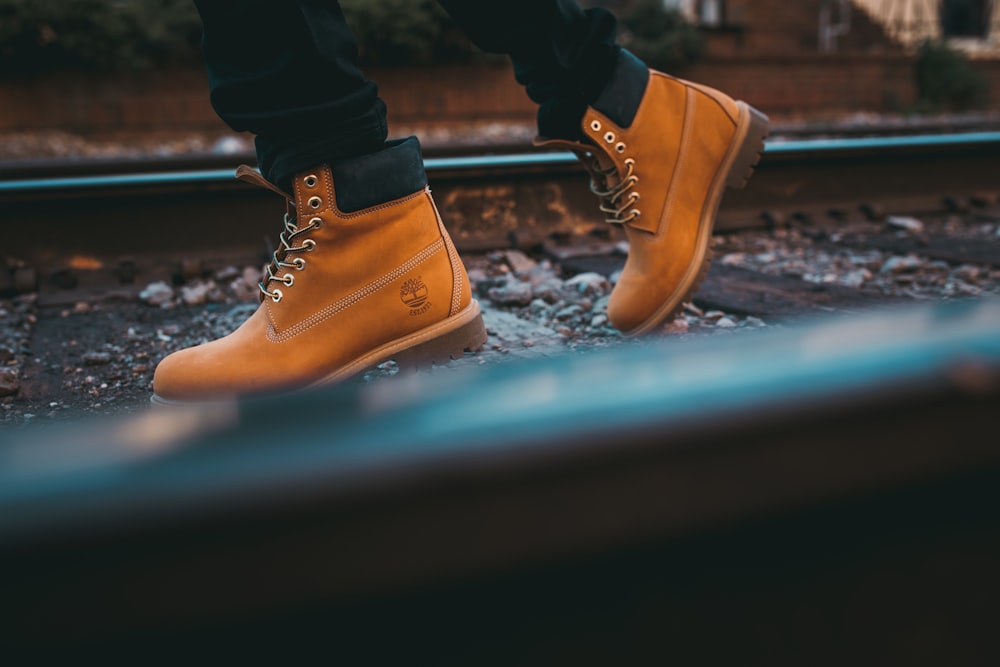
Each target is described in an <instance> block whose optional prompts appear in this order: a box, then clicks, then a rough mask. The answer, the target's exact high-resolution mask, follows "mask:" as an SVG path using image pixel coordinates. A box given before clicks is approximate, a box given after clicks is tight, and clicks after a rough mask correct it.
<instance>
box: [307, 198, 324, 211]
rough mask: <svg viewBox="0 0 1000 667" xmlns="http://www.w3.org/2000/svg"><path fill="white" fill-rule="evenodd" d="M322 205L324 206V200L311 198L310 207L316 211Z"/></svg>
mask: <svg viewBox="0 0 1000 667" xmlns="http://www.w3.org/2000/svg"><path fill="white" fill-rule="evenodd" d="M322 205H323V200H322V199H320V198H319V197H310V198H309V206H311V207H312V208H314V209H315V208H319V207H320V206H322Z"/></svg>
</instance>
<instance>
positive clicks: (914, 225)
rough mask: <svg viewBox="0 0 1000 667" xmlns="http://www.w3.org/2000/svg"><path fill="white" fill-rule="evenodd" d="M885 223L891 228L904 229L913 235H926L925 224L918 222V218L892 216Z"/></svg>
mask: <svg viewBox="0 0 1000 667" xmlns="http://www.w3.org/2000/svg"><path fill="white" fill-rule="evenodd" d="M885 222H886V224H887V225H889V226H890V227H895V228H896V229H904V230H906V231H908V232H910V233H911V234H923V233H924V223H922V222H921V221H919V220H917V219H916V218H911V217H908V216H902V215H890V216H889V217H888V218H886V219H885Z"/></svg>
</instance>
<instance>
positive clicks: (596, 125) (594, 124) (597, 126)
mask: <svg viewBox="0 0 1000 667" xmlns="http://www.w3.org/2000/svg"><path fill="white" fill-rule="evenodd" d="M590 129H592V130H593V131H594V132H600V131H601V121H599V120H592V121H590Z"/></svg>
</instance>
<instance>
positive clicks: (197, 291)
mask: <svg viewBox="0 0 1000 667" xmlns="http://www.w3.org/2000/svg"><path fill="white" fill-rule="evenodd" d="M213 289H215V285H214V284H212V283H209V282H198V283H194V284H192V285H186V286H184V287H182V288H181V300H182V301H183V302H184V303H186V304H187V305H189V306H200V305H202V304H204V303H205V302H206V301H207V300H208V295H209V293H210V292H211V291H212V290H213Z"/></svg>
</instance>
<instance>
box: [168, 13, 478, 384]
mask: <svg viewBox="0 0 1000 667" xmlns="http://www.w3.org/2000/svg"><path fill="white" fill-rule="evenodd" d="M198 7H199V9H200V11H201V13H202V17H203V18H204V21H205V50H206V57H207V60H208V66H209V72H210V76H211V83H212V101H213V104H214V105H215V107H216V109H217V110H218V111H219V114H220V115H221V116H222V117H223V118H224V119H225V120H226V121H227V122H228V123H229V124H230V125H232V126H233V127H234V128H236V129H238V130H249V131H252V132H255V133H257V148H258V157H259V160H260V163H261V164H260V166H261V171H262V173H263V176H262V175H260V174H258V173H257V172H256V171H254V170H252V169H250V168H248V167H245V168H241V169H240V170H239V171H238V172H237V175H238V176H239V177H241V178H242V179H244V180H247V181H250V182H252V183H255V184H257V185H260V186H262V187H265V188H268V189H271V190H274V191H276V192H277V193H278V194H280V195H283V196H284V197H286V198H287V199H288V203H289V206H288V214H287V215H286V216H285V221H284V231H283V232H282V233H281V235H280V237H279V243H278V249H277V251H275V253H274V254H273V256H272V260H271V263H270V265H269V266H267V267H266V268H265V270H264V274H263V277H262V279H261V281H260V292H261V305H260V307H259V308H258V309H257V311H256V312H255V313H254V314H253V315H252V316H251V317H250V319H248V320H247V321H246V322H244V323H243V325H242V326H240V328H239V329H237V330H236V331H234V332H233V333H232V334H230V335H229V336H226V337H224V338H221V339H219V340H216V341H212V342H209V343H205V344H203V345H198V346H196V347H192V348H188V349H185V350H180V351H178V352H175V353H173V354H171V355H170V356H168V357H167V358H165V359H164V360H163V361H161V362H160V364H159V365H158V366H157V368H156V374H155V376H154V378H153V391H154V396H153V401H154V403H160V404H171V403H189V402H194V401H205V400H220V399H231V398H233V397H237V396H241V395H246V394H258V393H272V392H279V391H293V390H298V389H302V388H305V387H311V386H317V385H321V384H327V383H333V382H339V381H341V380H344V379H347V378H349V377H351V376H353V375H356V374H357V373H360V372H362V371H364V370H366V369H368V368H370V367H372V366H374V365H377V364H379V363H382V362H384V361H387V360H390V359H392V360H395V361H396V362H397V363H398V364H399V365H400V366H401V367H406V366H420V365H427V364H431V363H437V362H441V361H447V360H448V359H450V358H455V357H458V356H461V355H462V354H463V351H464V350H466V349H475V348H477V347H479V346H480V345H482V344H483V343H484V342H485V341H486V330H485V328H484V326H483V321H482V316H481V314H480V311H479V304H478V303H476V301H475V300H474V299H472V294H471V287H470V285H469V278H468V276H467V274H466V272H465V268H464V267H463V266H462V262H461V260H460V259H459V256H458V253H457V252H456V251H455V246H454V244H453V243H452V241H451V239H450V238H449V236H448V232H447V231H446V230H445V227H444V225H443V224H442V222H441V218H440V216H439V215H438V213H437V209H436V208H435V205H434V201H433V200H432V198H431V194H430V191H429V190H428V188H427V176H426V174H425V172H424V166H423V158H422V156H421V153H420V145H419V144H418V143H417V140H416V138H414V137H411V138H409V139H406V140H401V141H400V140H397V141H390V142H386V141H385V135H386V128H385V107H384V105H383V104H382V103H381V102H380V101H379V100H378V98H377V95H376V90H375V85H374V84H372V83H371V82H369V81H366V80H365V78H364V77H363V76H362V75H361V73H360V71H359V70H358V69H357V63H356V44H355V41H354V38H353V37H352V36H351V34H350V31H349V30H348V28H347V24H346V23H345V22H344V18H343V15H342V14H341V12H340V8H339V6H338V5H337V3H336V2H335V1H334V0H270V1H269V2H265V1H264V0H252V1H249V0H239V1H237V0H198Z"/></svg>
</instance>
